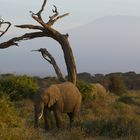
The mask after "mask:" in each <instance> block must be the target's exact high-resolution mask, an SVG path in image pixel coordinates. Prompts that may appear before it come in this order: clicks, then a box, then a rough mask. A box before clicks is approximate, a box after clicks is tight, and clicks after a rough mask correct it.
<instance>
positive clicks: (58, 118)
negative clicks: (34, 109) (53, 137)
mask: <svg viewBox="0 0 140 140" xmlns="http://www.w3.org/2000/svg"><path fill="white" fill-rule="evenodd" d="M54 115H55V119H56V126H57V127H58V128H62V113H61V112H60V111H59V110H55V111H54Z"/></svg>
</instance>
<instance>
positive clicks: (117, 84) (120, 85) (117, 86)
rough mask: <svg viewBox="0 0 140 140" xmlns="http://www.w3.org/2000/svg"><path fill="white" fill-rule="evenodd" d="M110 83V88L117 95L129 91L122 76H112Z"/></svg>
mask: <svg viewBox="0 0 140 140" xmlns="http://www.w3.org/2000/svg"><path fill="white" fill-rule="evenodd" d="M109 80H110V82H109V83H110V85H109V90H110V92H113V93H115V94H117V95H122V94H124V93H126V92H127V90H126V87H125V83H124V81H123V78H122V77H121V76H115V75H114V76H110V77H109Z"/></svg>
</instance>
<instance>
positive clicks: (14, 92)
mask: <svg viewBox="0 0 140 140" xmlns="http://www.w3.org/2000/svg"><path fill="white" fill-rule="evenodd" d="M37 88H38V86H37V82H36V81H35V80H34V79H33V78H31V77H27V76H6V77H3V78H1V79H0V90H1V91H3V92H5V93H6V94H7V95H9V97H10V99H11V100H19V99H22V98H27V97H29V98H31V97H32V95H33V94H34V93H35V92H36V90H37Z"/></svg>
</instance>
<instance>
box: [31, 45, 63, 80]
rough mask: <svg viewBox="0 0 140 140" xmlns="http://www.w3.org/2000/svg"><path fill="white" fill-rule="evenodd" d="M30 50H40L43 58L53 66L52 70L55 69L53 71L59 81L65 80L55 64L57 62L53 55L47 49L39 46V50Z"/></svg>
mask: <svg viewBox="0 0 140 140" xmlns="http://www.w3.org/2000/svg"><path fill="white" fill-rule="evenodd" d="M32 51H38V52H41V54H42V56H43V58H44V59H45V60H47V61H48V62H49V63H50V64H51V65H53V68H54V70H55V72H56V75H57V77H58V79H59V80H60V81H62V82H64V81H65V79H64V77H63V74H62V72H61V70H60V68H59V66H58V65H57V63H56V61H55V59H54V57H53V56H52V55H51V54H50V53H49V52H48V51H47V49H45V48H40V49H39V50H32Z"/></svg>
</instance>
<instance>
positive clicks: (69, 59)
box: [60, 36, 77, 85]
mask: <svg viewBox="0 0 140 140" xmlns="http://www.w3.org/2000/svg"><path fill="white" fill-rule="evenodd" d="M62 38H63V39H62V40H60V44H61V47H62V50H63V53H64V58H65V62H66V66H67V72H68V81H71V82H72V83H73V84H75V85H76V78H77V77H76V76H77V74H76V73H77V72H76V64H75V60H74V56H73V52H72V49H71V47H70V43H69V41H68V37H67V36H62Z"/></svg>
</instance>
